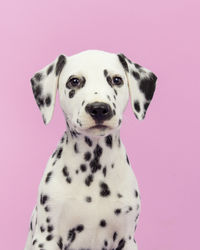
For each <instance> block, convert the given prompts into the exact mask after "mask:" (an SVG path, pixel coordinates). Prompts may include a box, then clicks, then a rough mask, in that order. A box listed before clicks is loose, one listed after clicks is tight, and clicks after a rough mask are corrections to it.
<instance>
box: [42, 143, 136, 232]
mask: <svg viewBox="0 0 200 250" xmlns="http://www.w3.org/2000/svg"><path fill="white" fill-rule="evenodd" d="M117 149H118V148H105V147H103V146H102V145H96V146H94V147H92V148H91V147H85V148H84V150H83V149H82V148H81V145H79V144H76V143H74V144H73V143H72V144H71V145H67V146H62V145H59V146H58V148H57V151H56V153H55V154H54V155H53V157H51V158H50V160H49V162H48V165H47V168H46V171H45V173H44V177H43V180H42V182H41V185H40V193H41V194H42V195H47V196H48V200H47V205H48V206H49V207H50V209H51V213H53V218H54V220H55V223H58V227H59V228H60V229H59V231H65V230H66V228H65V226H66V224H65V223H63V221H67V227H68V228H70V227H73V226H74V225H76V224H77V225H78V224H80V223H81V224H84V225H87V228H88V229H90V230H91V231H92V230H96V229H97V228H98V227H99V226H100V227H101V223H102V224H103V225H102V226H104V223H106V224H109V227H110V228H113V230H114V229H116V228H117V229H118V230H123V228H129V226H127V225H128V224H129V225H130V226H131V228H133V226H134V220H135V218H136V216H137V214H138V213H139V207H140V200H139V197H138V195H135V194H136V193H135V192H138V186H137V181H136V178H135V176H134V173H133V171H132V169H131V166H130V165H129V163H128V160H127V156H126V152H125V150H124V148H122V145H121V147H120V150H119V149H118V150H117ZM49 173H51V174H49ZM48 176H49V180H48ZM47 180H48V181H47ZM91 218H92V219H91Z"/></svg>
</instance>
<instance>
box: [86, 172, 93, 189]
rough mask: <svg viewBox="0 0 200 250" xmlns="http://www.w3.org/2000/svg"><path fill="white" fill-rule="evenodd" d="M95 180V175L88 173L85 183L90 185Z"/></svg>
mask: <svg viewBox="0 0 200 250" xmlns="http://www.w3.org/2000/svg"><path fill="white" fill-rule="evenodd" d="M92 182H93V175H91V174H90V175H88V176H87V177H86V179H85V184H86V185H87V186H88V187H89V186H90V185H91V183H92Z"/></svg>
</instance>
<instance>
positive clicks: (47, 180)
mask: <svg viewBox="0 0 200 250" xmlns="http://www.w3.org/2000/svg"><path fill="white" fill-rule="evenodd" d="M51 176H52V172H49V173H48V174H47V176H46V179H45V182H46V183H48V182H49V180H50V178H51Z"/></svg>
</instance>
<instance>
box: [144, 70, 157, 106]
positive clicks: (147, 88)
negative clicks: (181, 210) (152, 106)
mask: <svg viewBox="0 0 200 250" xmlns="http://www.w3.org/2000/svg"><path fill="white" fill-rule="evenodd" d="M156 80H157V77H156V76H155V75H154V74H153V73H151V74H150V76H149V77H148V78H144V79H142V80H141V82H140V90H141V91H142V92H143V93H144V95H145V98H146V99H147V100H148V101H150V100H151V99H152V97H153V94H154V91H155V88H156V84H155V83H156Z"/></svg>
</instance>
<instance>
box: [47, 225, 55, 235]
mask: <svg viewBox="0 0 200 250" xmlns="http://www.w3.org/2000/svg"><path fill="white" fill-rule="evenodd" d="M53 229H54V228H53V226H52V225H49V226H48V227H47V231H48V232H49V233H51V232H52V231H53Z"/></svg>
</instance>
